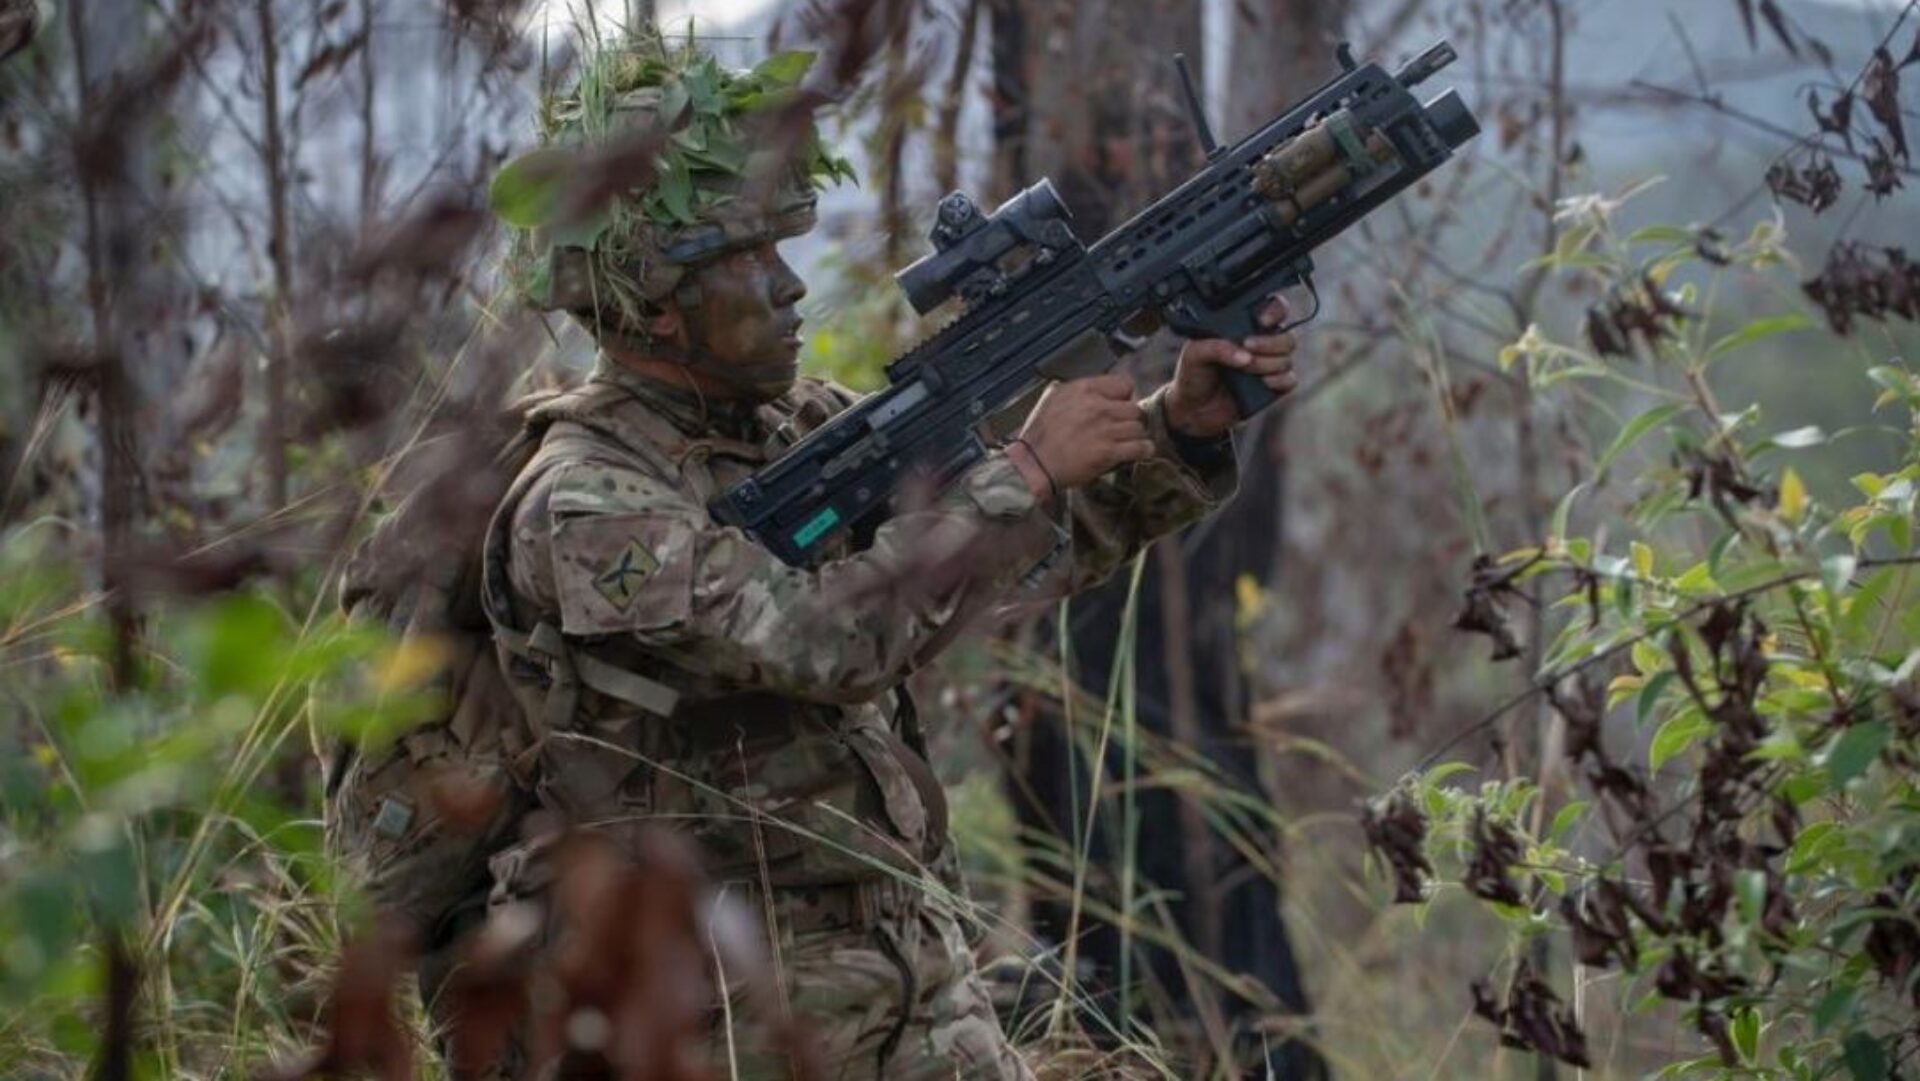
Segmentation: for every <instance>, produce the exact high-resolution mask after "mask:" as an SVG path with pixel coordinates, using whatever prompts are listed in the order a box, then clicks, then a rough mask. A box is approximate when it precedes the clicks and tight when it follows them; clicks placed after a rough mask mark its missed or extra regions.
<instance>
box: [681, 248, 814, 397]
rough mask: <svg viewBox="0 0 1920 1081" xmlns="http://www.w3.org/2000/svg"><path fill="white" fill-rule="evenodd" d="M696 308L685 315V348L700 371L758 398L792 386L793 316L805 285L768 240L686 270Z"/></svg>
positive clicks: (795, 359) (795, 366)
mask: <svg viewBox="0 0 1920 1081" xmlns="http://www.w3.org/2000/svg"><path fill="white" fill-rule="evenodd" d="M693 283H694V284H695V285H696V286H698V288H699V290H700V303H699V306H698V307H695V308H694V309H693V310H691V311H689V312H687V313H686V328H687V341H688V345H689V352H691V353H692V354H693V355H694V356H696V357H698V358H700V360H701V361H702V362H703V365H704V370H706V371H708V372H712V373H713V374H715V375H718V376H720V377H721V378H723V379H727V380H728V381H729V382H731V383H734V384H735V385H736V386H739V387H740V388H741V389H742V390H744V391H747V392H748V393H749V394H751V395H753V396H754V397H757V398H759V399H761V400H771V399H773V398H777V397H779V396H780V395H782V394H785V393H786V392H787V391H788V390H790V389H791V388H792V387H793V382H794V380H795V379H796V378H797V377H798V376H799V373H800V336H799V335H800V316H799V315H798V314H797V313H795V312H794V310H793V306H794V304H796V303H797V302H798V301H799V300H800V298H801V297H803V296H806V294H807V287H806V283H804V282H802V281H801V280H800V277H799V275H797V274H795V273H794V272H793V268H792V267H790V266H788V265H787V262H786V260H784V259H782V258H781V257H780V252H779V251H778V249H777V248H776V247H775V246H774V245H773V244H771V243H768V244H761V245H759V246H757V247H753V248H744V249H741V250H738V251H735V252H731V253H729V254H727V255H724V256H721V257H720V258H719V259H716V260H714V261H713V262H710V263H706V264H704V265H702V266H700V267H699V268H697V269H696V270H695V271H694V273H693Z"/></svg>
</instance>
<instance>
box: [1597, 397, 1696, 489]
mask: <svg viewBox="0 0 1920 1081" xmlns="http://www.w3.org/2000/svg"><path fill="white" fill-rule="evenodd" d="M1686 408H1687V407H1686V406H1684V405H1681V404H1680V403H1678V402H1668V403H1667V404H1665V405H1656V406H1654V407H1653V408H1652V409H1649V410H1647V411H1646V412H1644V413H1642V414H1640V415H1639V416H1637V417H1635V418H1633V419H1632V420H1630V421H1628V422H1627V426H1626V427H1624V428H1622V429H1620V434H1619V435H1617V436H1614V437H1613V445H1612V446H1609V447H1608V448H1607V450H1606V453H1604V454H1602V455H1600V460H1599V461H1598V462H1596V463H1595V464H1594V467H1593V471H1594V472H1595V473H1605V472H1606V471H1607V467H1608V466H1610V465H1612V464H1613V462H1614V459H1616V458H1618V457H1620V455H1621V454H1623V453H1625V452H1626V450H1627V448H1628V447H1631V446H1633V445H1634V444H1635V443H1637V442H1639V441H1640V439H1641V437H1642V436H1644V435H1646V434H1647V433H1648V432H1650V431H1652V430H1653V429H1655V428H1657V427H1659V426H1660V425H1662V424H1665V423H1666V422H1667V421H1670V420H1672V419H1673V418H1674V417H1675V416H1677V415H1679V414H1680V413H1681V412H1682V411H1683V410H1685V409H1686Z"/></svg>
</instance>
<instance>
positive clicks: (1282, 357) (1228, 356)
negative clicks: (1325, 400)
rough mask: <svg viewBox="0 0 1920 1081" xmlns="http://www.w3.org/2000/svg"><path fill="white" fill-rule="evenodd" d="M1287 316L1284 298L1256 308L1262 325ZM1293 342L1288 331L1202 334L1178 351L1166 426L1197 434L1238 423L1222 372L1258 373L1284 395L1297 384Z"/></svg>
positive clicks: (1213, 434) (1207, 435) (1210, 435)
mask: <svg viewBox="0 0 1920 1081" xmlns="http://www.w3.org/2000/svg"><path fill="white" fill-rule="evenodd" d="M1286 318H1287V302H1286V300H1285V298H1282V297H1277V296H1276V297H1274V298H1273V300H1272V302H1271V303H1269V304H1268V305H1267V306H1266V308H1265V309H1264V310H1262V311H1261V313H1260V325H1261V326H1263V327H1277V326H1279V325H1280V324H1281V323H1283V322H1285V321H1286ZM1295 348H1297V343H1295V341H1294V340H1293V335H1292V334H1256V335H1254V336H1253V337H1251V338H1248V339H1247V340H1246V341H1244V342H1230V341H1226V340H1224V339H1221V338H1201V339H1195V340H1193V341H1190V342H1188V343H1187V344H1186V345H1185V346H1184V347H1182V348H1181V350H1180V362H1179V364H1178V366H1176V367H1175V368H1174V372H1173V385H1172V388H1171V389H1170V390H1168V391H1167V398H1166V406H1167V426H1168V427H1169V428H1172V429H1173V430H1174V431H1176V432H1179V433H1180V434H1182V435H1188V436H1192V437H1194V438H1196V439H1214V438H1217V437H1219V436H1221V435H1225V434H1226V432H1227V430H1228V429H1229V428H1232V427H1233V426H1234V425H1235V424H1238V423H1239V422H1240V408H1239V407H1238V406H1237V405H1235V404H1234V401H1233V394H1232V392H1230V391H1229V390H1228V389H1227V380H1226V378H1225V376H1226V373H1227V372H1229V371H1242V372H1247V373H1248V374H1250V375H1257V376H1259V377H1260V380H1261V382H1264V383H1265V384H1266V385H1267V389H1269V390H1271V391H1273V392H1274V393H1275V394H1279V395H1282V396H1284V395H1287V394H1289V393H1292V391H1293V388H1294V387H1296V386H1299V385H1300V383H1299V377H1298V376H1296V375H1294V374H1293V353H1294V350H1295Z"/></svg>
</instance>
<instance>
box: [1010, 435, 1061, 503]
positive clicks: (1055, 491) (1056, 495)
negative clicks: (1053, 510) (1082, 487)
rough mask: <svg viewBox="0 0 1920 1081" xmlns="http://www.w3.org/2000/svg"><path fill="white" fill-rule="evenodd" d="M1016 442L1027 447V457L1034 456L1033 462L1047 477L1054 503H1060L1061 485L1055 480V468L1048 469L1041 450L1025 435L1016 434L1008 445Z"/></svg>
mask: <svg viewBox="0 0 1920 1081" xmlns="http://www.w3.org/2000/svg"><path fill="white" fill-rule="evenodd" d="M1014 443H1018V444H1020V445H1021V446H1023V447H1025V448H1027V457H1029V458H1032V459H1033V464H1034V465H1036V466H1038V467H1039V469H1040V475H1041V476H1043V477H1045V478H1047V493H1048V495H1049V496H1050V497H1051V498H1052V501H1053V503H1054V504H1055V505H1058V504H1059V502H1060V485H1059V484H1057V483H1055V482H1054V479H1053V470H1051V469H1048V468H1047V463H1045V462H1043V461H1041V460H1040V452H1039V451H1037V450H1034V449H1033V444H1032V443H1029V442H1027V440H1026V438H1025V437H1024V436H1018V435H1016V436H1014V437H1013V442H1011V443H1008V444H1007V445H1008V446H1012V445H1013V444H1014Z"/></svg>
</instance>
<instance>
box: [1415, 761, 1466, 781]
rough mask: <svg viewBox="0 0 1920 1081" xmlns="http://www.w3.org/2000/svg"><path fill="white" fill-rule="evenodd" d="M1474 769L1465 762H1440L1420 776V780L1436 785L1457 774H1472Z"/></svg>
mask: <svg viewBox="0 0 1920 1081" xmlns="http://www.w3.org/2000/svg"><path fill="white" fill-rule="evenodd" d="M1475 768H1476V767H1474V766H1473V765H1471V764H1470V763H1466V762H1442V763H1440V764H1439V765H1437V766H1435V767H1433V768H1432V769H1430V770H1428V771H1427V772H1426V773H1424V774H1422V775H1421V777H1420V779H1421V780H1422V781H1424V782H1426V783H1427V784H1430V785H1437V784H1439V783H1440V782H1441V781H1444V780H1446V779H1447V778H1449V777H1452V776H1453V775H1454V774H1457V773H1472V772H1473V771H1474V769H1475Z"/></svg>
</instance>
